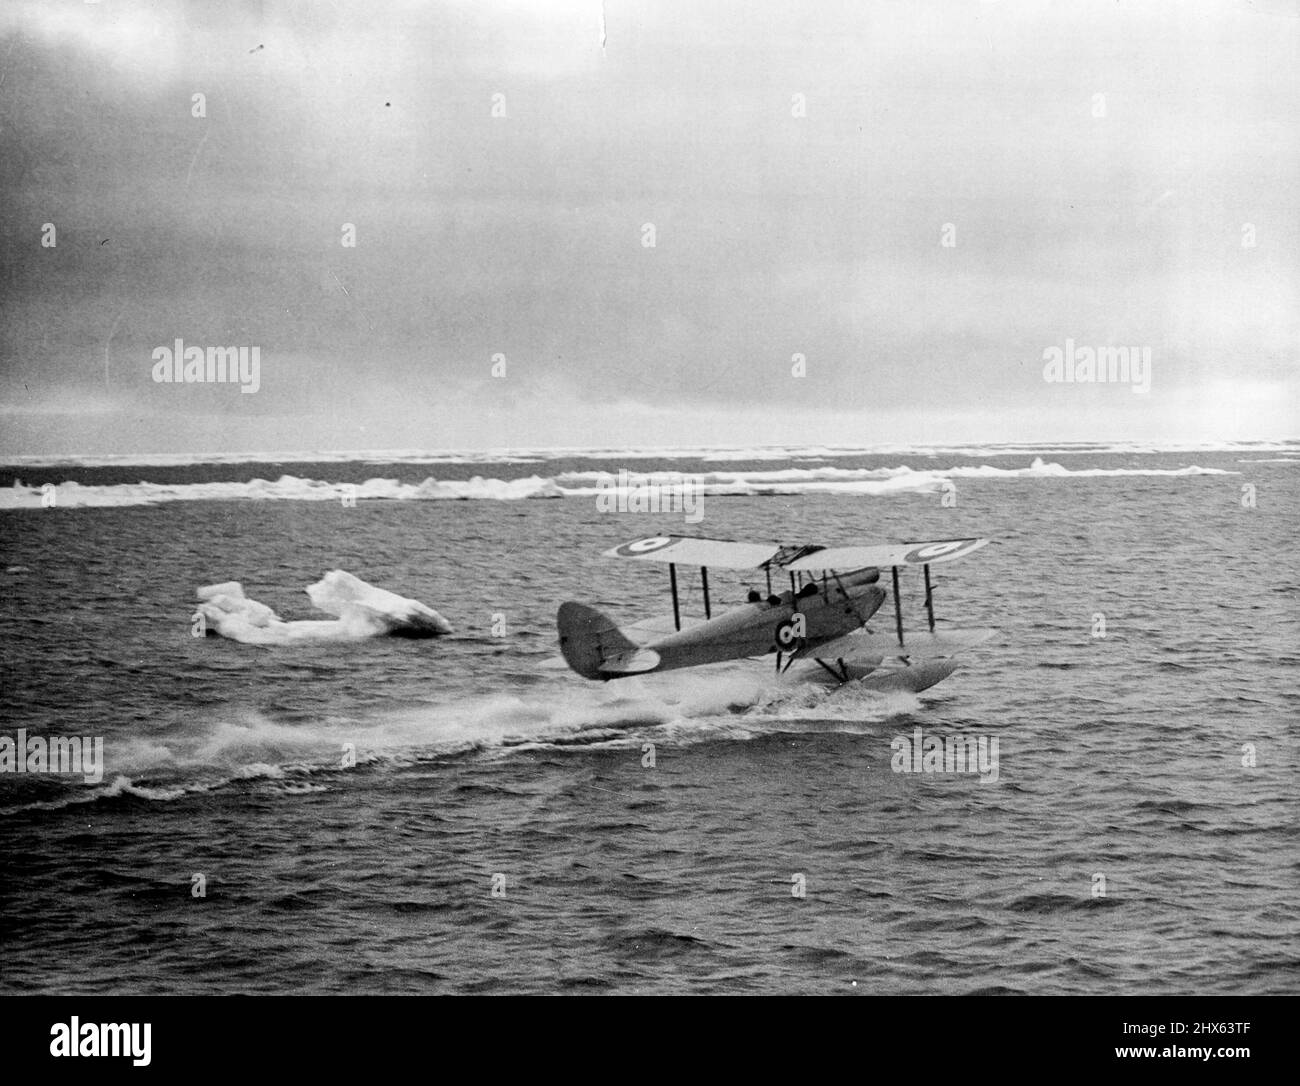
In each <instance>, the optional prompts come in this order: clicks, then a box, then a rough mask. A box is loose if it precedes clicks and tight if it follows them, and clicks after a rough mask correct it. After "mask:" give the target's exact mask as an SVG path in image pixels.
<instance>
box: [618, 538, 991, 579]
mask: <svg viewBox="0 0 1300 1086" xmlns="http://www.w3.org/2000/svg"><path fill="white" fill-rule="evenodd" d="M987 542H988V540H987V539H939V540H932V541H930V542H919V543H886V544H883V545H879V546H874V547H824V548H822V549H821V550H819V551H814V552H813V553H812V554H808V555H805V556H804V557H802V558H796V559H794V560H793V561H790V562H786V561H784V555H783V554H782V552H783V551H785V550H787V549H786V548H782V547H778V546H776V545H775V544H772V543H735V542H732V541H731V540H729V539H701V538H700V537H698V536H689V535H652V536H647V537H646V538H645V539H634V540H633V541H632V542H631V543H624V544H623V545H622V546H621V547H614V548H613V549H612V550H608V551H605V552H604V556H605V557H606V558H640V559H642V560H643V561H648V562H676V563H679V564H681V565H684V566H713V567H717V568H721V569H759V568H761V567H762V566H764V565H766V564H767V563H768V562H772V561H773V560H774V559H776V562H775V564H776V565H779V566H782V567H783V568H785V569H790V570H803V571H805V572H813V571H815V572H820V571H821V570H832V569H862V568H863V567H865V566H921V565H926V564H927V563H930V562H951V561H952V560H953V559H955V558H964V557H965V556H966V555H968V554H971V553H972V552H974V551H976V550H978V549H979V548H980V547H982V546H984V544H986V543H987ZM801 549H802V548H801ZM778 556H780V557H778Z"/></svg>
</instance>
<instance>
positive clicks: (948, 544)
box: [785, 539, 988, 572]
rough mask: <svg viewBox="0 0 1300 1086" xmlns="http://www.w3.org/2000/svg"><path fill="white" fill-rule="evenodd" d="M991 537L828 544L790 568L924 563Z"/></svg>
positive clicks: (945, 559) (962, 552)
mask: <svg viewBox="0 0 1300 1086" xmlns="http://www.w3.org/2000/svg"><path fill="white" fill-rule="evenodd" d="M987 542H988V540H987V539H939V540H933V541H931V542H922V543H886V544H884V545H882V546H875V547H826V548H825V549H823V550H819V551H814V552H813V553H812V554H809V555H806V556H805V557H803V558H796V559H795V560H794V561H793V562H791V563H790V564H789V565H787V566H786V567H785V568H786V569H792V570H804V571H805V572H807V571H818V572H820V571H821V570H832V569H862V568H863V567H864V566H923V565H928V564H929V563H931V562H951V561H952V560H953V559H955V558H965V557H966V555H968V554H971V553H973V552H975V551H977V550H979V548H980V547H982V546H984V544H986V543H987Z"/></svg>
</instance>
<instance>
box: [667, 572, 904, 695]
mask: <svg viewBox="0 0 1300 1086" xmlns="http://www.w3.org/2000/svg"><path fill="white" fill-rule="evenodd" d="M879 579H880V571H879V570H877V569H869V570H858V571H857V572H855V573H848V574H840V575H838V576H836V577H831V576H828V577H826V578H825V579H824V580H822V579H819V580H817V581H809V582H808V584H806V585H804V586H803V589H802V590H801V591H800V592H799V593H798V594H797V595H796V594H795V593H794V592H792V591H789V590H787V591H786V592H783V593H781V595H780V596H772V597H768V598H767V599H764V600H759V601H758V602H755V603H746V604H743V605H742V606H740V607H736V608H733V609H732V610H730V611H727V612H726V613H725V614H721V615H719V616H718V617H717V618H712V619H709V620H707V621H705V622H702V623H698V624H696V625H693V626H691V627H690V628H688V629H684V630H677V631H674V632H673V633H670V634H667V635H664V636H662V637H660V638H658V639H656V640H654V641H651V642H649V643H648V644H645V645H644V646H643V647H644V648H648V649H652V650H653V651H654V652H656V653H658V655H659V660H660V663H659V666H658V667H657V668H655V670H656V671H667V670H670V669H672V668H680V667H694V666H696V665H698V664H712V663H718V662H720V661H723V660H735V659H739V658H743V657H746V656H762V655H764V654H765V653H769V652H795V651H796V650H798V651H800V652H802V653H805V654H812V652H813V650H815V649H816V647H817V646H818V645H821V644H825V643H826V642H828V641H833V640H835V639H836V638H839V637H843V636H844V635H845V634H847V633H851V632H852V631H854V630H857V629H859V628H860V627H861V626H862V625H863V624H864V623H865V622H866V621H867V620H868V619H869V618H871V616H872V615H873V614H875V613H876V611H877V610H878V609H879V608H880V605H881V604H882V603H884V602H885V591H884V589H882V588H881V587H880V586H879V585H878V584H877V583H876V582H877V581H878V580H879ZM810 586H811V587H810Z"/></svg>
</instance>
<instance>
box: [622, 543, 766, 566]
mask: <svg viewBox="0 0 1300 1086" xmlns="http://www.w3.org/2000/svg"><path fill="white" fill-rule="evenodd" d="M778 550H780V548H779V547H777V546H776V545H775V544H771V543H733V542H732V541H731V540H729V539H701V538H699V537H698V536H687V535H652V536H649V537H647V538H645V539H636V540H633V541H632V542H631V543H624V544H623V545H622V546H621V547H615V548H614V549H613V550H608V551H605V552H604V556H605V557H606V558H640V559H642V560H644V561H648V562H678V563H680V564H682V565H684V566H716V567H719V568H722V569H756V568H758V567H759V566H761V565H762V564H763V563H764V562H766V561H767V560H768V559H770V558H771V557H772V556H773V555H775V554H776V553H777V551H778Z"/></svg>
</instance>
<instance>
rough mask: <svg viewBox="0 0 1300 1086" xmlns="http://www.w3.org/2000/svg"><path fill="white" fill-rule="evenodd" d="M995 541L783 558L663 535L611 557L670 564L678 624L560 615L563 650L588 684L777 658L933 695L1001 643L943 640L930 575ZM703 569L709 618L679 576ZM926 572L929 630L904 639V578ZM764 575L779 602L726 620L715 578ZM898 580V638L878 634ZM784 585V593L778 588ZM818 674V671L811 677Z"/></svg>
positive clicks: (962, 636) (790, 552)
mask: <svg viewBox="0 0 1300 1086" xmlns="http://www.w3.org/2000/svg"><path fill="white" fill-rule="evenodd" d="M987 542H988V540H987V539H944V540H934V541H930V542H923V543H897V544H885V545H881V546H868V547H821V546H798V547H782V546H777V545H774V544H762V543H736V542H732V541H730V540H722V539H703V538H699V537H696V536H677V535H657V536H650V537H649V538H646V539H638V540H635V541H633V542H631V543H624V544H623V545H622V546H620V547H615V548H613V549H612V550H608V551H605V552H604V557H607V558H630V559H635V560H637V561H642V562H666V563H667V564H668V583H669V587H670V589H671V592H672V598H673V613H672V615H671V616H666V617H663V618H654V619H648V620H645V621H642V622H637V623H633V624H632V625H629V626H619V625H618V624H617V623H616V622H614V621H613V620H612V619H610V618H608V617H606V616H605V615H603V614H601V612H599V611H597V610H596V609H595V608H594V607H588V606H587V605H585V604H581V603H572V602H570V603H564V604H561V606H560V612H559V615H558V625H559V633H560V651H561V653H563V655H564V659H565V661H566V662H567V663H568V665H569V667H570V668H572V669H573V670H574V671H576V672H577V673H578V674H579V675H581V676H582V677H583V678H586V679H601V680H608V679H621V678H624V677H625V676H629V675H644V674H647V673H649V672H653V671H668V670H671V669H673V668H682V667H696V666H698V665H701V664H713V663H719V662H721V661H724V660H738V659H745V658H753V657H762V656H766V655H768V654H770V653H776V670H777V673H778V674H783V673H785V672H786V671H788V670H789V669H790V667H791V666H792V665H793V664H794V663H795V662H796V661H800V662H801V663H802V662H807V661H815V662H816V664H818V665H819V666H820V669H821V670H820V671H814V672H810V673H809V674H810V675H815V676H819V677H822V678H825V676H830V678H831V679H833V680H834V681H836V682H839V683H845V682H849V681H863V682H864V683H865V685H868V686H873V687H880V688H886V689H888V688H901V689H908V690H924V689H926V688H927V687H930V686H933V685H934V684H935V683H937V682H939V681H940V680H941V679H944V678H946V677H947V676H948V675H950V674H952V672H953V670H954V669H955V668H956V666H957V665H956V661H955V660H954V659H953V656H954V655H955V654H956V653H957V652H959V651H960V650H962V649H966V648H970V647H971V646H973V645H977V644H979V643H980V642H982V641H985V640H987V639H988V638H989V637H990V636H992V633H993V631H992V630H986V629H953V630H944V631H942V632H936V631H935V626H934V595H933V584H932V581H931V578H930V566H931V565H933V564H935V563H938V562H951V561H953V560H955V559H957V558H964V557H966V555H968V554H971V553H973V552H974V551H976V550H978V549H979V548H980V547H982V546H984V545H985V544H986V543H987ZM678 566H698V567H699V570H700V584H701V587H702V589H703V593H702V597H703V603H704V618H702V619H699V618H686V617H683V616H682V613H681V603H680V599H679V596H678V585H677V567H678ZM907 566H920V567H921V568H922V571H923V577H924V584H925V613H926V619H927V624H928V627H929V628H928V630H926V631H924V632H914V633H907V634H905V633H904V630H903V607H902V602H901V595H900V592H899V569H900V568H902V567H907ZM719 567H721V568H725V569H744V570H762V571H763V573H764V575H765V577H766V582H767V595H766V596H764V595H763V594H761V593H760V592H759V591H757V590H756V589H750V591H749V593H748V600H747V602H746V603H744V604H742V605H741V606H739V607H735V608H732V609H730V610H728V611H725V612H724V613H722V614H719V615H717V616H715V615H714V614H713V610H712V607H711V604H710V599H709V569H710V568H719ZM886 568H888V569H889V570H890V582H891V585H890V586H891V588H892V595H893V598H894V608H893V610H894V628H893V630H892V631H891V630H888V628H887V627H886V628H883V629H873V628H872V627H869V626H868V625H867V623H868V622H869V621H870V620H871V619H872V617H873V616H874V615H875V614H876V612H877V611H878V610H879V609H880V607H881V605H882V604H883V603H884V602H885V599H886V597H887V593H886V591H885V589H884V588H882V587H881V585H880V584H879V581H880V578H881V572H882V570H884V569H886ZM774 574H776V575H777V576H778V577H779V576H780V575H782V574H785V575H786V576H788V577H789V582H790V587H789V588H788V589H785V590H784V591H782V592H780V594H777V593H774V592H773V586H772V578H773V575H774ZM778 586H779V582H778ZM801 670H804V671H806V670H807V669H801Z"/></svg>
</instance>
